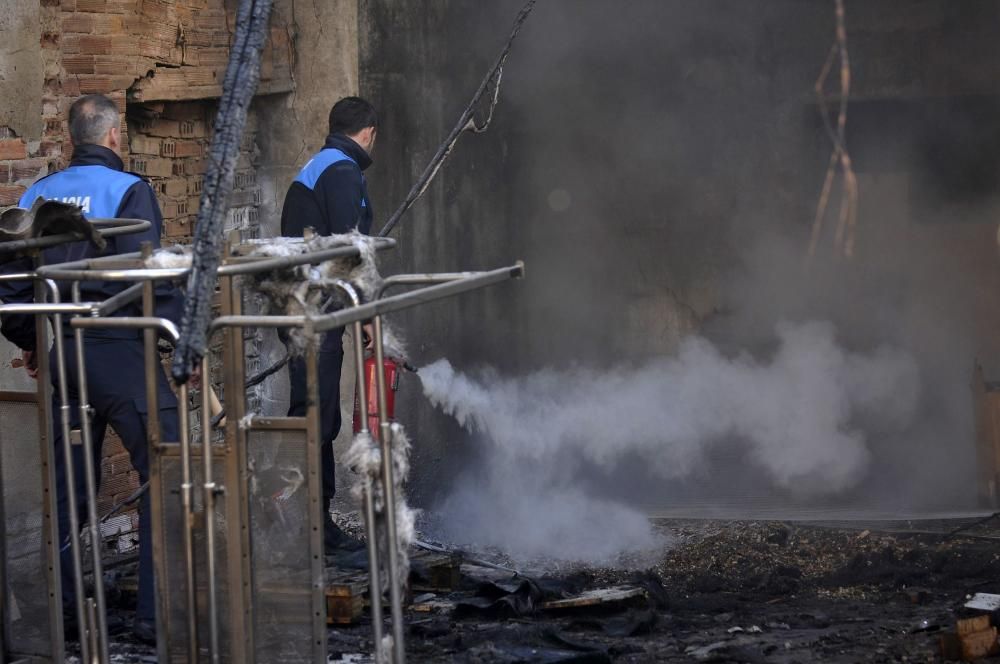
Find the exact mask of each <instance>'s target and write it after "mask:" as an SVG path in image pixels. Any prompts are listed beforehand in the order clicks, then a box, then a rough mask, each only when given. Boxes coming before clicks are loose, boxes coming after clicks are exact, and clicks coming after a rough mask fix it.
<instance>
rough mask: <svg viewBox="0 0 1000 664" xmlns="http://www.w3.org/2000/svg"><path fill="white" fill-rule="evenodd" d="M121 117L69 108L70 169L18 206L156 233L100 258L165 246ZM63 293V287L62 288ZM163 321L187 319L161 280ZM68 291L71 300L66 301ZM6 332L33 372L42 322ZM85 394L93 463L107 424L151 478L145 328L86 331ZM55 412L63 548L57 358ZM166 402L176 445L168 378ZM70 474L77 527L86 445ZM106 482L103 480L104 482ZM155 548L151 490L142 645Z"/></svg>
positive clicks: (151, 607)
mask: <svg viewBox="0 0 1000 664" xmlns="http://www.w3.org/2000/svg"><path fill="white" fill-rule="evenodd" d="M120 123H121V118H120V116H119V113H118V107H117V106H116V105H115V103H114V102H113V101H111V100H110V99H108V98H107V97H103V96H101V95H88V96H85V97H81V98H80V99H79V100H77V101H76V102H75V103H74V104H73V105H72V107H71V108H70V111H69V134H70V138H71V140H72V142H73V158H72V160H71V161H70V165H69V167H68V168H66V169H65V170H63V171H59V172H57V173H54V174H52V175H49V176H47V177H45V178H42V179H41V180H39V181H38V182H36V183H35V184H34V185H32V186H31V188H30V189H28V191H26V192H25V194H24V196H22V197H21V201H20V203H19V206H20V207H23V208H30V207H31V205H32V203H34V202H35V200H36V199H37V198H39V197H41V198H45V199H52V200H58V201H63V202H68V203H73V204H76V205H79V206H80V207H82V208H83V213H84V215H85V216H87V217H90V218H100V217H125V218H133V219H146V220H148V221H151V222H152V227H151V228H150V229H149V230H147V231H145V232H143V233H138V234H134V235H121V236H118V237H112V238H108V246H107V248H106V249H105V250H104V252H103V255H108V254H121V253H129V252H134V251H138V250H139V247H140V244H141V243H142V242H150V243H152V245H153V247H154V248H155V247H158V246H159V245H160V231H161V228H162V225H163V218H162V216H161V214H160V208H159V205H158V204H157V201H156V196H155V195H154V194H153V190H152V189H151V188H150V186H149V184H148V183H147V182H146V181H145V180H143V179H142V178H141V177H139V176H137V175H133V174H131V173H126V172H124V164H123V163H122V160H121V158H120V157H119V156H118V154H117V153H118V151H119V149H120V147H121V134H120ZM96 255H97V251H96V249H95V248H94V246H93V245H92V244H90V243H88V242H78V243H73V244H67V245H62V246H59V247H54V248H52V249H47V250H46V251H45V252H44V259H45V262H46V263H47V264H52V263H62V262H66V261H70V260H80V259H83V258H90V257H94V256H96ZM26 268H27V269H30V265H23V264H22V265H18V264H17V262H14V263H9V264H7V265H5V266H4V270H6V271H19V270H23V269H26ZM127 286H128V284H123V283H120V282H102V281H87V282H83V283H82V284H81V291H82V292H81V295H82V298H83V300H84V301H101V300H105V299H107V298H108V297H110V296H112V295H114V294H116V293H118V292H120V291H121V290H123V289H124V288H126V287H127ZM61 288H62V286H61ZM156 294H157V311H156V313H157V315H158V316H163V317H166V318H170V319H171V320H174V321H179V320H180V314H181V310H182V307H183V299H182V295H181V293H180V291H179V290H178V289H177V288H175V287H174V286H172V285H169V284H159V285H157V288H156ZM68 295H69V293H68V288H67V291H66V292H65V293H64V301H65V300H66V299H68ZM0 299H2V300H3V301H4V302H30V301H31V300H32V299H33V292H32V286H31V285H30V284H29V283H25V282H18V283H12V284H3V285H0ZM114 315H117V316H141V315H142V312H141V308H140V307H139V305H138V304H132V305H129V306H128V307H125V308H123V309H122V310H120V311H118V312H116V313H115V314H114ZM0 331H2V333H3V335H4V336H5V337H7V338H8V339H9V340H10V341H12V342H13V343H14V344H16V345H17V346H18V347H20V348H21V349H22V352H23V353H24V359H25V365H26V366H27V367H28V368H29V374H32V375H36V374H37V371H33V367H34V365H35V362H34V354H35V353H36V352H40V350H41V349H36V348H35V318H34V317H33V316H4V317H3V321H2V327H0ZM55 333H57V334H58V333H62V334H63V335H64V336H66V337H67V341H68V342H69V343H67V344H65V348H66V354H67V357H66V361H67V370H68V371H67V381H68V383H69V384H68V386H67V388H68V391H69V398H70V405H71V411H70V412H71V418H72V422H71V425H72V426H73V427H74V428H78V427H79V424H80V423H79V408H78V405H79V402H78V400H77V399H78V396H77V394H78V391H77V374H76V346H75V344H73V343H72V342H71V341H72V336H71V335H72V332H71V331H70V329H69V327H66V328H64V329H63V330H61V331H58V330H57V331H55ZM84 353H85V355H86V366H87V391H88V397H89V401H90V405H91V406H92V407H93V409H94V413H93V416H92V418H91V421H92V434H93V440H94V457H95V458H94V466H95V468H100V467H101V463H100V461H101V443H102V441H103V440H104V433H105V430H106V428H107V426H108V425H109V424H110V425H111V426H112V427H113V428H114V430H115V431H116V432H118V435H119V436H120V437H121V439H122V443H123V444H124V445H125V448H126V449H127V450H128V452H129V455H130V457H131V461H132V466H133V467H134V468H135V469H136V471H138V473H139V479H140V481H141V482H145V481H146V480H147V479H148V477H149V459H148V444H147V433H146V423H147V414H148V412H149V410H148V409H149V408H150V407H152V406H151V405H150V404H147V403H146V387H145V379H144V375H145V374H144V364H143V343H142V333H141V331H138V330H90V331H87V333H86V335H85V350H84ZM51 366H52V367H53V370H52V384H53V387H54V390H53V403H52V412H53V414H54V415H56V417H55V426H54V429H55V441H54V442H55V454H54V455H53V459H54V461H55V464H54V465H55V473H56V483H57V491H58V506H59V537H60V541H63V542H65V541H66V539H67V538H68V536H69V513H68V512H69V510H68V497H67V493H66V487H65V479H64V478H65V476H66V472H67V469H66V468H65V464H64V452H63V449H62V445H64V444H65V441H63V439H62V438H63V437H62V430H61V426H60V424H59V417H58V413H59V408H60V405H61V404H60V401H59V389H58V384H57V375H56V370H55V357H54V354H53V355H52V364H51ZM158 380H159V403H158V404H156V405H155V407H157V408H159V411H160V422H161V431H162V436H163V440H178V429H177V401H176V398H175V397H174V394H173V392H171V390H170V387H169V385H168V384H167V380H166V376H165V375H164V374H163V373H162V372H160V374H159V377H158ZM72 453H73V472H74V473H75V480H76V484H75V487H76V493H77V496H76V501H77V506H78V508H79V513H80V522H81V523H83V522H84V521H85V520H86V492H85V486H86V485H85V477H84V459H83V449H82V447H81V446H80V445H73V446H72ZM98 479H99V478H98ZM152 556H153V549H152V538H151V525H150V505H149V494H148V493H147V494H146V496H145V497H144V498H143V499H142V502H141V504H140V518H139V597H138V605H137V607H136V616H135V622H134V624H133V631H134V633H135V635H136V637H138V638H139V639H141V640H143V641H146V642H153V641H155V638H156V627H155V625H156V622H155V618H156V607H155V598H154V591H153V557H152ZM61 568H62V579H63V581H62V588H63V602H64V607H65V609H64V613H65V615H66V619H67V632H69V633H72V632H73V631H74V630H75V628H76V612H75V611H74V610H73V583H72V573H73V567H72V559H71V557H70V553H69V551H68V550H67V551H64V552H63V555H62V559H61Z"/></svg>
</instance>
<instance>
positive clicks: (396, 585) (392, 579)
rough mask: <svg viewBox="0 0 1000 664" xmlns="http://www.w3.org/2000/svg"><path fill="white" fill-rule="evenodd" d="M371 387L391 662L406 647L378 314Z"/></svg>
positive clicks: (400, 659)
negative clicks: (378, 457) (375, 396)
mask: <svg viewBox="0 0 1000 664" xmlns="http://www.w3.org/2000/svg"><path fill="white" fill-rule="evenodd" d="M374 323H375V389H377V390H378V419H379V428H380V429H381V432H380V433H381V435H380V436H379V443H380V444H381V448H382V496H383V499H384V501H385V527H386V535H387V539H388V543H387V545H386V548H387V549H389V564H388V567H389V604H390V606H391V610H392V648H393V662H395V664H403V663H404V662H405V661H406V649H405V645H404V642H403V598H402V589H401V588H400V578H399V539H398V534H397V532H396V489H395V486H394V485H393V476H392V427H391V426H390V425H389V415H388V407H387V405H386V394H385V390H386V386H385V370H384V369H383V366H384V364H383V363H384V361H385V358H384V357H383V353H382V350H383V349H382V317H381V316H376V317H375V320H374Z"/></svg>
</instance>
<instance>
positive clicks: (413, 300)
mask: <svg viewBox="0 0 1000 664" xmlns="http://www.w3.org/2000/svg"><path fill="white" fill-rule="evenodd" d="M523 275H524V263H522V262H520V261H518V262H517V263H516V264H514V265H511V266H509V267H503V268H500V269H497V270H491V271H489V272H474V273H471V276H468V277H465V278H463V279H459V280H457V281H448V282H445V283H441V284H436V285H434V286H428V287H427V288H421V289H420V290H416V291H412V292H409V293H403V294H401V295H393V296H392V297H387V298H385V299H382V300H375V301H372V302H368V303H367V304H362V305H361V306H360V307H352V308H350V309H341V310H340V311H335V312H333V313H330V314H325V315H323V316H320V317H319V318H317V319H315V327H316V331H317V332H326V331H328V330H332V329H335V328H338V327H346V326H347V325H349V324H351V323H353V322H354V321H356V320H368V319H369V318H375V317H376V316H380V315H383V314H387V313H391V312H393V311H399V310H401V309H408V308H410V307H415V306H417V305H419V304H424V303H427V302H433V301H435V300H440V299H442V298H446V297H450V296H452V295H458V294H459V293H465V292H466V291H470V290H475V289H477V288H482V287H484V286H489V285H491V284H496V283H500V282H502V281H507V280H508V279H515V278H518V277H521V276H523Z"/></svg>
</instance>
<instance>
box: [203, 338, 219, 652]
mask: <svg viewBox="0 0 1000 664" xmlns="http://www.w3.org/2000/svg"><path fill="white" fill-rule="evenodd" d="M210 378H211V374H210V368H209V364H208V355H205V356H204V357H202V358H201V383H202V389H201V455H202V462H203V466H202V468H203V470H202V474H203V475H204V477H203V478H202V479H203V480H204V483H205V484H204V487H203V488H204V494H203V496H202V503H203V505H204V508H203V511H204V513H205V553H206V568H207V569H206V581H207V582H208V655H209V660H210V661H211V663H212V664H218V663H219V618H218V615H217V610H218V598H217V595H216V588H215V482H214V481H213V478H212V427H211V426H209V418H208V413H209V411H210V410H211V407H212V406H211V400H210V398H209V391H208V386H209V385H210Z"/></svg>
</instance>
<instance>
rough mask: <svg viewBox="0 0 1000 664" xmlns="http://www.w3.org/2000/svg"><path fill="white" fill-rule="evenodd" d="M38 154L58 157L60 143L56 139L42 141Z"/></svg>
mask: <svg viewBox="0 0 1000 664" xmlns="http://www.w3.org/2000/svg"><path fill="white" fill-rule="evenodd" d="M38 154H39V155H41V156H43V157H50V158H51V157H58V156H60V155H62V143H60V142H58V141H42V142H41V145H40V147H39V150H38Z"/></svg>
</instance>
